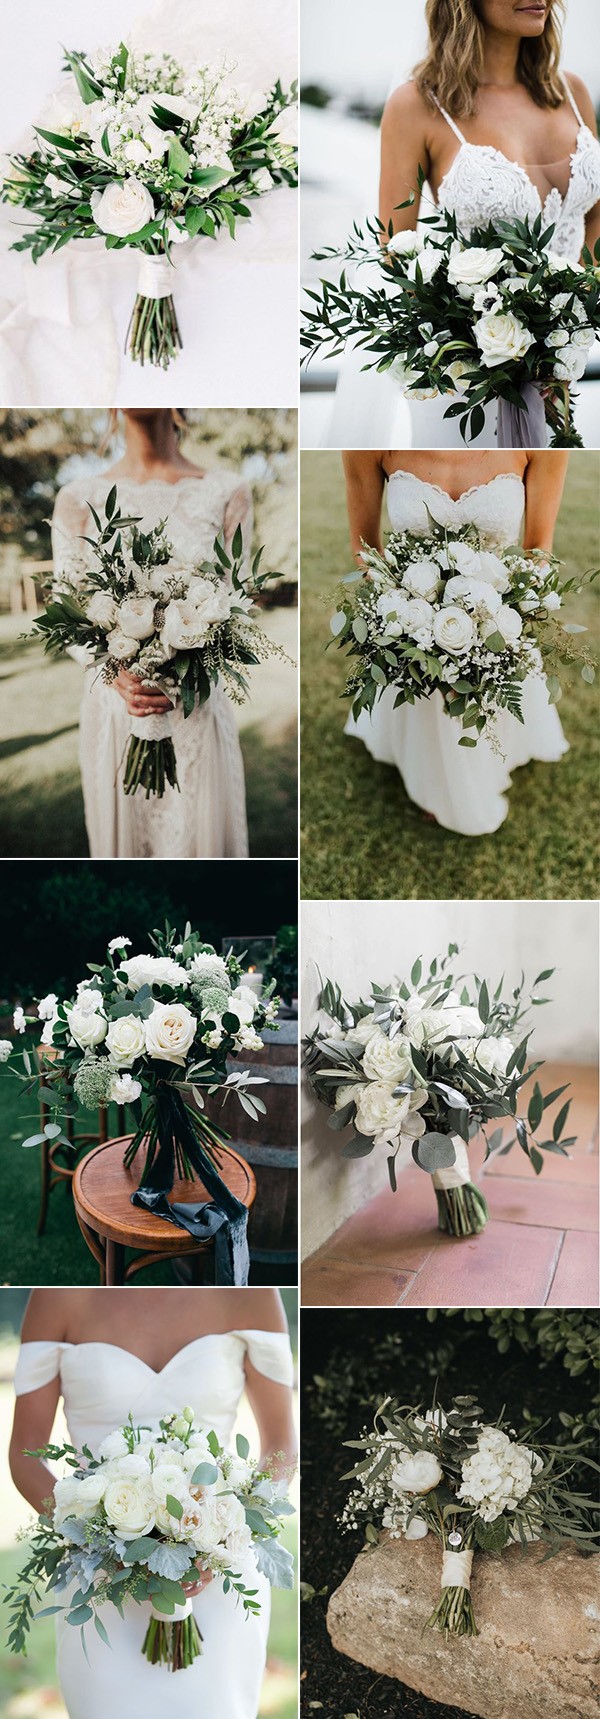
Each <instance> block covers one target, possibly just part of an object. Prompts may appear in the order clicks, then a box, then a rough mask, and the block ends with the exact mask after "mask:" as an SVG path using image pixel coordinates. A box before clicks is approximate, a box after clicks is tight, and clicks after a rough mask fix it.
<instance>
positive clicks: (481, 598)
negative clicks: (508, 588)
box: [444, 573, 501, 615]
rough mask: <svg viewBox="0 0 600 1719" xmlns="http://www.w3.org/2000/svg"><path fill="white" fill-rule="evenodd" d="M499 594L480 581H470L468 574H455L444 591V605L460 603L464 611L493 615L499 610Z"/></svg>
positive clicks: (490, 586) (491, 586)
mask: <svg viewBox="0 0 600 1719" xmlns="http://www.w3.org/2000/svg"><path fill="white" fill-rule="evenodd" d="M500 602H501V599H500V592H499V591H496V590H494V586H493V585H485V584H484V582H483V580H482V579H471V578H470V576H469V574H468V573H457V574H456V575H455V577H454V578H453V579H449V580H448V582H447V584H446V586H445V589H444V603H461V604H462V605H463V606H464V608H465V609H469V610H471V609H477V610H480V611H481V613H482V614H484V615H493V614H495V612H496V609H499V608H500Z"/></svg>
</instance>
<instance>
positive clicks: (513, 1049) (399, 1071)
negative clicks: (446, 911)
mask: <svg viewBox="0 0 600 1719" xmlns="http://www.w3.org/2000/svg"><path fill="white" fill-rule="evenodd" d="M457 954H458V946H457V944H455V943H451V944H450V946H449V948H448V952H447V954H446V955H445V956H443V957H441V958H440V957H436V959H434V960H433V961H432V962H431V965H430V967H429V971H428V972H427V974H426V976H425V975H424V971H423V963H422V961H421V960H418V961H415V963H414V966H413V968H412V971H411V974H410V982H409V983H406V982H405V981H404V980H402V981H401V980H399V979H398V980H394V982H393V983H392V984H391V985H386V986H384V987H382V986H380V985H375V984H371V985H370V987H369V993H368V996H367V998H366V999H361V1000H360V1002H353V1003H349V1002H347V1001H346V999H345V997H343V996H342V993H341V991H340V988H339V986H338V985H336V984H333V983H331V982H330V981H329V980H327V981H326V982H325V983H324V984H323V983H322V984H321V990H320V994H319V997H318V1004H317V1006H318V1007H319V1008H320V1009H322V1010H323V1012H324V1013H325V1014H326V1015H328V1016H329V1018H330V1020H331V1021H332V1022H333V1023H334V1024H333V1025H332V1026H330V1027H328V1028H321V1027H317V1028H316V1029H315V1031H314V1032H312V1033H310V1034H308V1035H307V1037H306V1039H305V1041H304V1052H305V1066H306V1070H307V1074H308V1077H309V1080H310V1082H311V1084H312V1086H313V1087H314V1090H315V1093H316V1095H317V1098H318V1099H319V1100H320V1101H321V1103H322V1104H325V1105H327V1107H328V1108H329V1109H330V1110H331V1112H332V1114H331V1116H330V1118H329V1127H330V1128H332V1129H334V1130H336V1131H339V1132H343V1131H344V1130H345V1129H346V1128H350V1129H351V1130H352V1132H351V1134H350V1136H349V1138H348V1139H347V1141H346V1143H345V1144H344V1145H343V1146H342V1156H343V1157H344V1158H363V1157H367V1156H368V1155H369V1154H370V1153H371V1152H374V1151H385V1153H386V1156H387V1160H388V1171H389V1177H390V1184H391V1187H392V1190H393V1191H394V1192H395V1191H396V1185H397V1178H396V1161H397V1158H398V1154H399V1152H400V1151H401V1150H402V1149H408V1150H409V1151H410V1152H412V1157H413V1159H414V1161H415V1163H416V1164H417V1166H418V1168H419V1169H420V1170H424V1171H425V1172H426V1173H427V1175H430V1176H431V1177H432V1180H433V1186H434V1189H435V1193H436V1198H437V1206H438V1219H439V1227H440V1229H442V1230H446V1231H448V1233H449V1234H450V1235H454V1236H468V1235H475V1234H477V1232H478V1231H479V1230H482V1229H483V1228H484V1227H485V1224H486V1222H487V1217H488V1210H487V1205H486V1201H485V1199H484V1197H483V1194H482V1193H481V1192H480V1189H479V1188H477V1187H476V1186H475V1185H474V1183H473V1182H472V1181H471V1173H470V1168H469V1156H468V1146H469V1141H470V1140H471V1139H472V1138H473V1137H474V1136H475V1135H476V1134H478V1133H479V1132H480V1130H482V1131H483V1134H484V1136H485V1141H486V1161H487V1159H488V1158H489V1157H490V1156H491V1155H492V1153H494V1152H502V1153H503V1154H505V1153H506V1152H508V1151H510V1149H511V1147H512V1146H513V1145H515V1144H516V1143H517V1142H518V1144H519V1146H520V1148H521V1150H522V1151H523V1152H524V1153H525V1155H526V1157H528V1158H529V1161H530V1163H531V1164H532V1166H533V1169H534V1170H535V1171H536V1173H537V1174H539V1172H540V1171H541V1170H542V1169H543V1164H544V1158H543V1154H544V1152H558V1153H560V1155H561V1156H562V1157H568V1151H567V1148H568V1147H569V1146H573V1145H574V1144H575V1138H576V1137H575V1136H573V1137H571V1138H569V1139H565V1138H564V1131H565V1127H566V1124H567V1119H568V1115H569V1109H570V1103H571V1101H570V1100H567V1101H566V1103H565V1104H563V1105H562V1107H561V1109H560V1110H559V1111H558V1113H557V1115H556V1116H555V1119H554V1123H553V1126H552V1130H551V1132H550V1133H547V1132H546V1129H545V1128H542V1123H543V1117H544V1112H545V1111H546V1110H547V1109H548V1106H549V1105H550V1104H553V1103H555V1102H556V1101H557V1100H558V1099H559V1098H561V1097H562V1094H563V1093H564V1092H565V1091H566V1090H567V1089H566V1086H561V1087H558V1088H556V1089H555V1090H554V1091H553V1092H549V1093H546V1094H544V1093H543V1091H542V1088H541V1086H540V1084H539V1081H537V1080H536V1082H535V1084H534V1087H533V1090H532V1092H531V1096H530V1098H529V1103H528V1105H527V1109H526V1112H525V1115H520V1114H519V1102H520V1095H521V1092H522V1088H523V1087H524V1086H525V1084H526V1082H528V1081H530V1080H531V1077H532V1075H533V1074H536V1073H537V1071H538V1070H539V1069H540V1068H541V1066H542V1064H541V1063H539V1062H535V1063H531V1062H530V1060H529V1055H528V1042H529V1035H528V1034H527V1035H525V1037H523V1036H521V1032H520V1030H519V1029H520V1027H521V1023H522V1020H523V1016H524V1014H525V1012H526V1009H527V1007H528V1003H529V1004H539V1003H542V1002H544V1001H546V1000H547V999H546V998H543V997H540V996H538V995H537V994H536V993H537V988H538V986H539V985H541V984H543V983H544V981H545V980H546V979H550V978H551V977H552V971H553V969H551V968H550V969H547V970H546V971H545V972H543V973H540V974H538V977H537V979H536V981H535V985H534V988H533V992H532V995H531V997H530V998H529V999H527V997H526V995H525V979H524V977H523V978H522V979H521V981H520V983H519V984H518V985H517V986H515V987H514V988H513V989H512V990H511V992H510V996H509V997H508V998H507V999H504V997H503V989H504V984H503V981H502V980H501V981H500V984H499V985H498V986H497V987H496V989H495V990H494V991H493V992H490V991H489V990H488V986H487V984H486V982H485V980H484V979H483V980H482V979H479V978H477V976H476V975H474V976H473V977H472V978H471V979H467V978H465V976H463V975H455V973H454V971H453V967H452V962H453V958H454V957H455V956H456V955H457ZM496 1118H498V1119H499V1118H506V1119H508V1122H509V1127H511V1126H514V1130H515V1132H514V1134H511V1133H510V1132H509V1133H508V1135H507V1134H505V1131H504V1129H503V1128H502V1127H500V1128H497V1129H495V1130H493V1132H492V1133H491V1134H488V1126H489V1123H490V1121H492V1120H494V1119H496Z"/></svg>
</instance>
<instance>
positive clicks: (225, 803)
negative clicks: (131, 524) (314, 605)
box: [52, 466, 252, 859]
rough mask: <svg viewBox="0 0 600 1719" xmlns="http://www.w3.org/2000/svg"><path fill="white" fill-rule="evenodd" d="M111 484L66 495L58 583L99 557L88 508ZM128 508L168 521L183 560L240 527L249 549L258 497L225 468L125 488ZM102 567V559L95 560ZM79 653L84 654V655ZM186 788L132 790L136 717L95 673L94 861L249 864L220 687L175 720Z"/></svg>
mask: <svg viewBox="0 0 600 1719" xmlns="http://www.w3.org/2000/svg"><path fill="white" fill-rule="evenodd" d="M111 487H112V478H107V476H106V474H105V473H104V472H101V473H99V474H97V475H96V476H94V477H91V478H90V477H87V478H78V479H77V480H76V481H75V482H74V483H69V484H65V486H64V488H63V489H61V490H59V493H58V496H57V499H56V506H55V509H54V518H53V522H52V540H53V554H54V568H55V578H56V580H57V582H64V580H65V579H67V580H69V581H70V582H72V583H73V584H74V585H75V586H76V584H77V575H78V568H81V567H85V565H86V564H89V561H90V560H92V561H93V560H94V557H93V553H92V550H91V549H90V548H89V547H88V546H87V545H86V544H84V543H83V542H82V541H81V534H82V533H84V532H88V533H89V531H90V527H91V531H92V535H93V532H94V527H93V522H92V521H91V516H90V513H89V509H88V506H87V503H88V502H91V503H92V505H93V507H95V508H96V511H97V512H98V511H102V512H103V510H104V503H105V501H106V497H107V495H108V491H109V489H110V488H111ZM118 495H119V502H120V505H121V508H122V510H123V511H124V512H125V511H128V512H130V513H131V514H132V515H134V516H135V517H136V518H139V519H140V520H141V529H142V531H148V530H150V528H151V527H152V526H154V525H157V524H158V523H159V521H160V520H161V519H166V520H167V535H168V537H169V538H170V540H171V542H172V543H173V546H174V549H175V551H176V553H179V554H180V555H181V556H182V557H183V559H184V561H186V562H191V561H201V560H202V559H203V558H204V557H209V556H210V555H212V549H213V543H214V540H215V537H216V536H217V534H218V532H220V531H222V532H223V533H224V536H225V541H226V543H230V542H231V539H232V537H233V533H234V531H235V528H236V525H237V524H238V523H239V524H241V527H242V532H243V536H244V541H245V544H246V545H247V547H248V549H249V548H250V545H251V539H252V500H251V495H250V491H249V489H248V486H247V484H245V483H243V482H242V481H241V479H240V477H239V474H238V473H236V472H233V471H230V470H228V469H227V468H225V467H222V466H221V467H218V468H217V469H216V470H214V471H209V472H207V474H206V476H205V477H203V478H183V479H181V480H180V481H179V482H178V483H176V484H169V483H164V482H161V481H157V480H153V481H152V482H150V483H144V484H140V483H135V482H133V481H132V480H131V479H129V478H128V479H120V480H119V482H118ZM94 564H95V563H94ZM72 654H77V653H76V652H74V653H72ZM171 725H172V738H173V744H174V747H175V756H176V759H177V775H178V780H179V791H177V789H175V788H170V787H168V786H167V788H166V791H165V794H164V796H163V798H162V799H160V800H159V799H150V800H147V799H146V797H145V795H144V794H142V793H137V794H124V792H123V787H122V780H123V766H124V762H125V756H126V753H127V746H128V741H129V733H130V718H129V716H128V713H127V708H126V706H125V704H124V702H123V699H122V698H121V697H120V695H119V693H118V692H115V691H114V688H113V687H110V686H106V685H105V683H104V681H103V680H102V678H101V675H100V671H99V669H97V668H87V669H86V674H85V680H84V688H83V697H82V701H81V712H80V722H79V757H80V764H81V779H82V785H83V796H84V803H85V821H86V827H87V833H88V841H89V849H90V855H91V858H92V859H150V858H151V859H244V858H245V857H246V855H247V853H248V832H247V827H246V794H245V786H244V766H243V762H242V753H241V749H240V743H239V738H238V731H237V724H236V720H235V715H234V711H233V706H232V704H231V702H230V700H229V699H228V698H227V695H226V693H225V692H224V691H223V690H222V688H221V687H219V686H217V687H215V688H213V690H212V691H211V694H210V697H209V699H208V700H207V702H206V704H204V705H202V706H201V708H200V709H198V708H196V709H195V710H194V711H193V712H192V714H191V716H188V717H186V718H185V719H184V716H183V711H182V708H181V705H180V704H178V705H177V706H176V707H175V709H174V711H173V713H172V716H171Z"/></svg>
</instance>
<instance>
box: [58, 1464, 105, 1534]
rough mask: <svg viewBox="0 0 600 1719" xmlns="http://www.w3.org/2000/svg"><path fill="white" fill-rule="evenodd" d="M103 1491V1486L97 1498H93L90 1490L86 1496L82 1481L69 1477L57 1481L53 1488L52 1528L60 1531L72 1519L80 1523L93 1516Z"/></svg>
mask: <svg viewBox="0 0 600 1719" xmlns="http://www.w3.org/2000/svg"><path fill="white" fill-rule="evenodd" d="M103 1491H104V1485H102V1488H101V1490H100V1494H99V1497H97V1498H94V1497H93V1493H90V1490H88V1492H87V1494H86V1492H85V1491H84V1490H83V1482H82V1481H80V1480H74V1479H73V1478H72V1476H70V1475H69V1477H68V1479H65V1480H57V1481H56V1483H55V1487H54V1510H53V1522H54V1527H55V1528H58V1529H61V1528H62V1527H63V1526H64V1523H65V1522H67V1521H69V1519H70V1518H72V1517H74V1518H75V1521H76V1522H81V1521H85V1519H86V1517H88V1516H93V1514H94V1511H95V1509H96V1507H97V1505H98V1504H99V1503H100V1499H101V1497H102V1493H103Z"/></svg>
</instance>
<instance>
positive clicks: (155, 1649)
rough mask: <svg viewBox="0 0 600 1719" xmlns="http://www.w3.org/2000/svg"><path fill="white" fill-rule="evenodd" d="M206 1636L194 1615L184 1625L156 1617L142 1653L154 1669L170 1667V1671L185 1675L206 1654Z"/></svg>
mask: <svg viewBox="0 0 600 1719" xmlns="http://www.w3.org/2000/svg"><path fill="white" fill-rule="evenodd" d="M202 1651H203V1649H202V1636H201V1633H200V1630H199V1629H198V1625H197V1623H196V1619H195V1617H194V1614H193V1612H190V1615H189V1617H186V1618H183V1619H182V1620H181V1621H180V1622H177V1623H172V1622H170V1621H169V1619H168V1618H158V1617H156V1616H155V1614H154V1613H153V1614H152V1617H151V1619H150V1622H149V1624H148V1628H147V1630H146V1634H145V1636H144V1642H143V1646H142V1653H143V1654H144V1655H145V1658H146V1659H149V1660H150V1664H151V1665H167V1666H168V1667H169V1670H170V1671H185V1670H186V1669H187V1667H188V1665H192V1664H193V1662H194V1660H195V1659H198V1657H199V1655H200V1654H201V1653H202Z"/></svg>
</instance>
